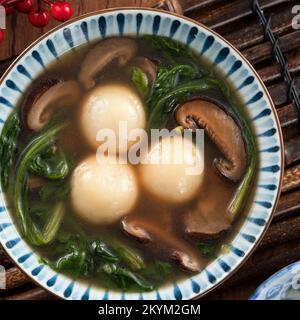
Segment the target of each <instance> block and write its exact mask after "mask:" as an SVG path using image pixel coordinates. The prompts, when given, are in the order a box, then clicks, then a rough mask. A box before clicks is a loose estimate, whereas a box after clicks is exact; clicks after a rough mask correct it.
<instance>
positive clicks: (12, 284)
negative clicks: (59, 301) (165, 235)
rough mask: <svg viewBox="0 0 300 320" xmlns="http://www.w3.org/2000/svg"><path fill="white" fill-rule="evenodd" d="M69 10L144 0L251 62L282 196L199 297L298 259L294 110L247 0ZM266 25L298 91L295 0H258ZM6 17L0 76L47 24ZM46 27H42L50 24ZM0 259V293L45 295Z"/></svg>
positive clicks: (298, 151)
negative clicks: (274, 142)
mask: <svg viewBox="0 0 300 320" xmlns="http://www.w3.org/2000/svg"><path fill="white" fill-rule="evenodd" d="M71 2H72V3H73V4H74V15H75V16H77V15H80V14H82V13H86V12H90V11H93V10H96V9H103V8H110V7H118V6H147V7H157V8H160V9H163V10H169V11H174V12H177V13H182V14H184V15H186V16H188V17H190V18H193V19H195V20H197V21H199V22H202V23H203V24H205V25H207V26H208V27H210V28H212V29H214V30H215V31H217V32H218V33H220V34H221V35H222V36H223V37H225V38H226V39H227V40H228V41H230V42H231V43H232V44H233V45H234V46H235V47H236V48H237V49H239V50H240V51H241V52H242V54H243V55H244V56H245V57H246V58H247V59H248V60H249V61H250V62H251V64H252V65H253V66H254V68H255V69H256V70H257V72H258V74H259V75H260V76H261V78H262V79H263V81H264V82H265V84H266V86H267V88H268V90H269V93H270V95H271V97H272V99H273V101H274V104H275V106H276V110H277V113H278V116H279V119H280V123H281V128H282V131H283V136H284V142H285V163H286V169H285V174H284V180H283V187H282V190H281V197H280V201H279V204H278V207H277V209H276V212H275V216H274V219H273V222H272V224H271V226H270V227H269V230H268V231H267V233H266V235H265V237H264V239H263V240H262V242H261V243H260V245H259V246H258V248H257V249H256V250H255V252H254V253H253V254H252V256H251V257H250V258H249V259H248V261H247V262H246V263H245V264H244V265H243V266H242V267H241V268H240V269H239V270H238V272H236V273H235V274H234V275H233V276H232V277H231V278H230V279H229V280H227V281H226V282H225V283H224V284H223V285H222V286H220V287H219V288H217V289H216V290H215V291H213V292H212V293H210V294H209V295H208V296H206V297H205V298H206V299H246V298H248V297H249V295H250V294H251V293H252V291H253V290H254V289H255V288H256V287H257V286H258V285H259V284H260V282H261V281H262V280H264V279H265V278H266V277H268V276H269V275H271V274H272V273H273V272H275V271H277V270H279V269H280V268H282V267H284V266H285V265H287V264H289V263H291V262H294V261H297V260H300V134H299V128H300V123H299V114H298V109H297V107H296V104H295V103H294V102H293V101H292V99H291V95H290V87H289V85H288V84H287V82H286V81H284V78H283V76H282V68H281V66H280V65H279V63H278V62H276V60H275V59H274V57H273V53H274V48H273V46H272V43H271V42H270V41H268V40H267V39H266V37H265V29H264V28H263V27H262V25H261V23H260V20H259V19H258V17H257V15H255V14H254V13H253V11H252V7H251V5H250V4H249V1H247V0H230V1H228V0H226V1H225V0H177V1H174V0H173V1H167V0H166V1H160V2H159V1H155V0H150V1H145V0H140V1H139V0H136V1H135V0H123V1H117V0H115V1H93V0H84V1H83V0H79V1H75V0H74V1H71ZM258 3H259V5H260V6H261V8H262V9H263V11H264V14H265V16H266V17H270V16H271V20H270V21H269V28H270V30H271V31H272V32H273V34H274V35H275V36H276V37H277V39H278V42H277V45H278V46H279V47H280V48H281V51H282V52H283V54H284V56H285V58H286V61H287V65H286V67H287V66H288V70H289V71H290V73H291V75H292V76H293V77H294V79H295V80H294V87H295V90H296V92H298V93H299V92H300V29H299V30H296V29H293V25H292V21H293V18H294V17H295V14H293V12H292V8H293V6H294V5H296V4H297V3H298V4H299V1H296V0H295V1H292V0H260V1H258ZM19 16H20V15H18V16H11V17H9V19H8V30H7V34H9V36H7V37H6V40H5V41H4V43H3V44H2V46H1V47H0V50H1V51H0V74H2V73H3V72H4V70H5V69H6V68H7V67H8V66H9V65H10V63H11V62H12V61H13V59H14V58H15V57H16V56H17V55H18V54H19V53H20V52H21V51H22V50H23V49H25V48H26V46H27V45H28V44H29V43H31V42H32V41H33V40H34V39H36V38H37V37H38V36H40V35H41V34H42V33H44V32H45V31H46V30H35V29H33V30H31V29H32V28H31V29H30V32H25V33H24V32H23V30H26V29H27V28H30V26H29V25H28V22H27V21H26V19H25V17H23V16H21V17H19ZM53 26H54V24H53V25H50V26H49V28H48V27H47V30H48V29H50V28H51V27H53ZM0 265H3V266H5V268H6V269H7V274H6V277H7V279H6V280H7V289H6V290H2V291H0V299H52V298H54V297H53V296H52V295H51V294H49V293H47V292H46V291H45V290H44V289H41V288H39V287H37V286H36V285H35V284H33V283H32V282H31V280H30V279H29V278H28V277H26V276H25V275H24V274H23V273H22V272H21V271H20V270H19V269H18V268H17V267H15V266H14V265H13V263H12V262H11V260H10V259H9V258H8V257H7V256H6V255H5V253H4V252H3V250H2V249H1V247H0Z"/></svg>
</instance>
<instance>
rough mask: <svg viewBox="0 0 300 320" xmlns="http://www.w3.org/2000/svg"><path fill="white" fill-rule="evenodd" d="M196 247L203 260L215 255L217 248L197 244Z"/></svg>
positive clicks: (206, 244)
mask: <svg viewBox="0 0 300 320" xmlns="http://www.w3.org/2000/svg"><path fill="white" fill-rule="evenodd" d="M196 246H197V248H198V250H199V251H200V252H201V254H202V256H203V257H204V258H208V259H212V258H214V257H216V255H217V248H216V246H215V245H212V244H208V243H203V242H198V243H197V244H196Z"/></svg>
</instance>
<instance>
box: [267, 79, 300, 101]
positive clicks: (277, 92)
mask: <svg viewBox="0 0 300 320" xmlns="http://www.w3.org/2000/svg"><path fill="white" fill-rule="evenodd" d="M295 85H296V88H297V89H298V92H300V77H296V78H295ZM267 88H268V91H269V93H270V95H271V97H272V100H273V102H274V104H275V106H276V107H280V106H283V105H284V104H287V103H289V102H290V101H289V99H288V85H287V84H286V83H285V82H283V81H282V82H279V83H276V84H273V85H271V86H268V87H267Z"/></svg>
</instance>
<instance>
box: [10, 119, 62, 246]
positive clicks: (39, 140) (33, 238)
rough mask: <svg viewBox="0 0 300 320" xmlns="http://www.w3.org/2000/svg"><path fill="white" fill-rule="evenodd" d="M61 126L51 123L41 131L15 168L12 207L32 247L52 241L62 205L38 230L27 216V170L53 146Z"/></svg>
mask: <svg viewBox="0 0 300 320" xmlns="http://www.w3.org/2000/svg"><path fill="white" fill-rule="evenodd" d="M64 126H65V125H63V124H56V123H51V124H49V126H47V127H46V128H45V130H42V131H41V132H40V133H39V134H38V135H37V136H36V137H34V139H33V140H32V141H30V142H29V144H28V145H27V146H26V147H25V149H24V150H23V152H22V154H21V155H20V158H19V160H18V166H17V168H16V180H15V186H14V205H15V210H16V216H17V219H18V222H19V224H20V228H21V232H22V234H23V235H24V237H25V238H26V239H27V240H28V241H29V242H30V243H31V244H34V245H45V244H48V243H50V242H51V241H53V239H54V237H55V235H56V233H57V231H58V229H59V226H60V223H61V220H62V217H63V214H64V205H63V204H62V203H60V202H59V203H57V204H56V206H55V208H54V209H53V213H52V215H51V217H50V219H49V221H48V222H47V224H46V225H45V227H44V228H43V229H42V230H40V229H39V228H38V226H36V225H35V224H34V222H33V221H32V219H31V217H30V214H29V204H28V170H29V167H30V164H31V161H32V159H34V158H36V156H37V155H38V154H39V153H40V152H42V151H43V150H45V148H46V147H50V146H52V145H53V143H54V141H55V137H56V136H57V134H58V133H59V132H60V131H61V130H62V129H63V128H64Z"/></svg>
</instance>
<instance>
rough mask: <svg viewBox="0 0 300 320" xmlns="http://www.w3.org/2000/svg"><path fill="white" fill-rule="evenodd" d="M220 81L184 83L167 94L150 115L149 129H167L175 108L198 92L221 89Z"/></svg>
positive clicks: (202, 80) (209, 80)
mask: <svg viewBox="0 0 300 320" xmlns="http://www.w3.org/2000/svg"><path fill="white" fill-rule="evenodd" d="M220 86H221V85H220V83H219V82H218V80H215V79H211V78H202V79H199V80H193V81H189V82H183V83H180V84H178V85H177V86H175V87H174V89H171V90H169V91H168V92H166V93H165V94H164V95H163V96H162V97H161V98H160V99H159V101H157V103H156V104H155V106H154V107H153V109H152V110H151V113H150V119H149V128H150V129H161V128H163V127H165V125H166V122H167V119H168V117H169V114H170V112H171V111H172V110H173V108H174V107H175V106H176V105H177V104H179V103H181V102H182V101H184V100H185V99H187V98H188V97H190V96H192V95H193V94H195V93H197V92H203V91H207V90H209V89H212V88H220Z"/></svg>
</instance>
